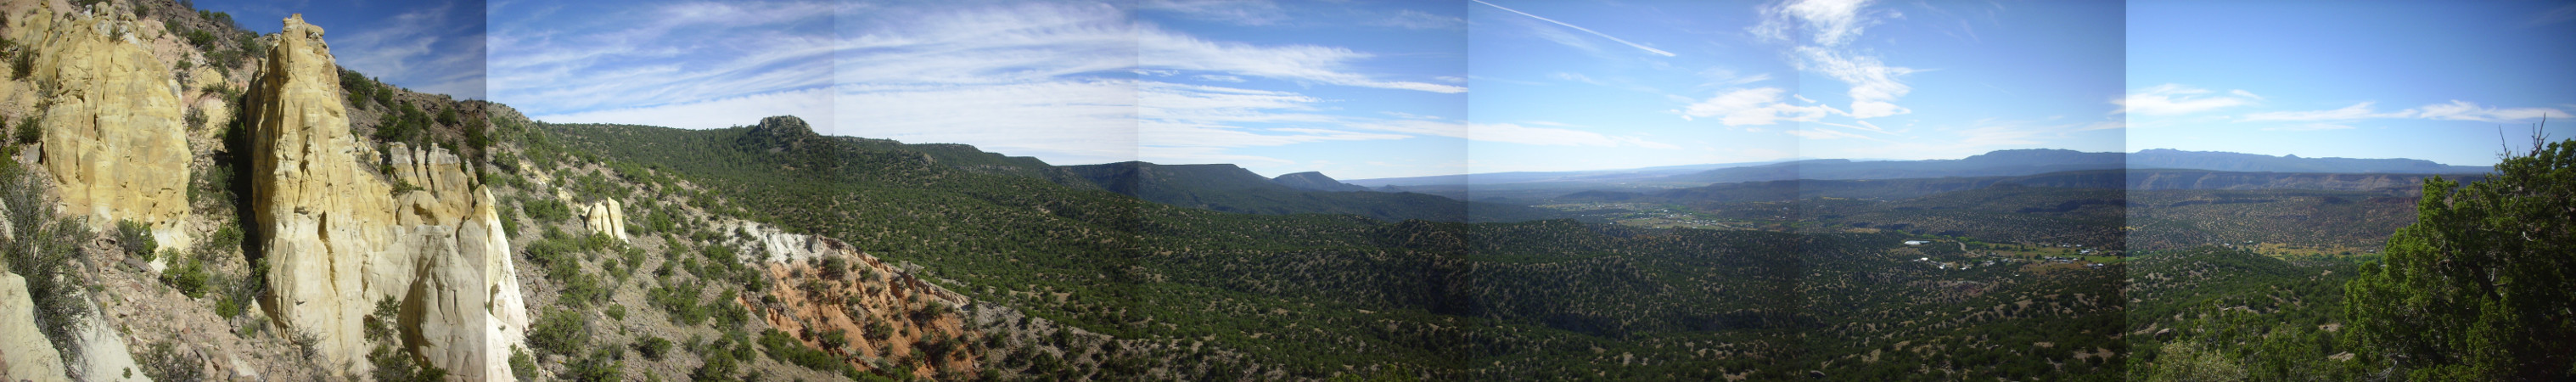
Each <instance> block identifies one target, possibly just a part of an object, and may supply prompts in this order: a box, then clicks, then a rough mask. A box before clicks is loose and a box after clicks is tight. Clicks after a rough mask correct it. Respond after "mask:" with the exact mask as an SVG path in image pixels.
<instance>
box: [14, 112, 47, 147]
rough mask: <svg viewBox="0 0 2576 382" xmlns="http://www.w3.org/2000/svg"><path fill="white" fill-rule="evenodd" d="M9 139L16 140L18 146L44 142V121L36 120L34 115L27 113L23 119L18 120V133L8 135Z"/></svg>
mask: <svg viewBox="0 0 2576 382" xmlns="http://www.w3.org/2000/svg"><path fill="white" fill-rule="evenodd" d="M9 137H10V138H16V139H17V140H18V144H22V145H32V144H36V142H43V141H45V123H44V120H41V119H37V118H36V114H35V113H28V114H27V116H26V117H25V118H20V119H19V120H18V132H17V133H14V134H9Z"/></svg>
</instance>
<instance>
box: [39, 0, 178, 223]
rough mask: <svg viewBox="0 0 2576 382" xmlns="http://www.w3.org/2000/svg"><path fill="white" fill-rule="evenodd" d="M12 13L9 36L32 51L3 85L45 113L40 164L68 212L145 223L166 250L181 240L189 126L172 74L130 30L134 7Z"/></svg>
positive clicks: (135, 26)
mask: <svg viewBox="0 0 2576 382" xmlns="http://www.w3.org/2000/svg"><path fill="white" fill-rule="evenodd" d="M41 7H42V9H39V10H35V11H34V12H31V13H24V14H18V15H12V16H19V17H12V18H11V19H12V20H10V22H12V23H14V24H16V25H14V28H11V29H10V32H11V35H10V36H7V37H8V38H9V39H11V40H13V41H18V42H19V43H21V44H25V45H24V46H23V48H21V49H20V52H22V53H20V54H25V55H33V57H34V60H32V61H31V62H29V64H30V65H29V67H28V68H27V69H25V70H28V72H27V73H28V75H29V77H30V78H29V81H28V82H27V83H29V84H39V85H37V86H35V87H33V88H17V87H16V86H9V88H10V89H9V93H12V94H9V95H8V96H10V97H25V98H26V99H27V100H28V101H33V102H32V103H36V104H50V105H51V106H49V107H42V108H38V109H34V110H30V111H29V112H31V113H41V114H40V115H41V116H40V117H38V118H39V119H38V122H37V123H38V124H40V125H42V126H43V129H44V139H43V142H42V143H43V145H42V146H41V147H42V152H43V153H44V155H43V162H44V167H45V169H46V170H47V171H48V172H49V173H51V175H53V178H54V181H55V182H57V183H58V184H60V186H61V187H59V188H57V191H58V193H59V194H60V195H61V196H62V204H63V210H64V212H66V213H71V214H75V215H83V216H88V217H91V219H90V222H91V223H92V224H93V225H96V226H97V227H106V226H108V225H109V224H113V223H115V222H116V221H119V220H133V221H140V222H144V223H150V224H151V225H152V226H153V233H154V236H156V239H158V241H159V242H161V243H162V246H163V247H165V248H168V247H182V248H184V247H186V246H187V245H189V243H190V240H189V238H188V237H187V235H186V233H185V232H186V231H185V230H183V229H180V227H179V224H180V223H181V222H183V221H185V220H186V217H187V216H188V211H189V206H188V194H187V191H188V188H187V187H188V177H187V176H185V174H187V173H188V161H189V157H190V152H189V151H188V135H187V133H188V132H187V127H186V126H183V125H182V122H181V121H182V119H181V118H180V115H181V114H182V110H181V108H180V103H179V91H178V89H179V84H178V80H176V79H174V78H173V77H171V75H170V66H169V65H166V64H164V63H163V62H161V60H160V59H159V58H155V57H153V55H152V52H151V50H150V49H149V48H146V47H145V46H144V45H143V43H141V42H138V40H137V37H136V36H135V35H136V34H137V33H139V32H137V31H139V30H142V28H141V27H140V26H141V22H140V21H137V20H135V19H134V16H133V13H132V12H128V11H125V10H121V9H116V8H117V7H116V6H115V5H114V4H113V3H102V4H97V5H94V6H92V7H91V8H90V9H89V10H88V11H86V12H69V13H62V12H55V11H54V10H53V9H52V6H51V5H50V4H47V5H44V6H41Z"/></svg>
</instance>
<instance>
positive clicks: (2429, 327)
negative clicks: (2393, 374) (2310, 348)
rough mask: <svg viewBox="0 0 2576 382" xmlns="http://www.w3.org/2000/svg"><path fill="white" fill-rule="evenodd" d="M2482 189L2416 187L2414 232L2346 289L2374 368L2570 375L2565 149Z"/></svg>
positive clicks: (2511, 168) (2575, 322) (2571, 216)
mask: <svg viewBox="0 0 2576 382" xmlns="http://www.w3.org/2000/svg"><path fill="white" fill-rule="evenodd" d="M2533 143H2534V144H2533V146H2534V147H2533V150H2532V151H2531V152H2529V153H2524V154H2519V155H2514V156H2511V157H2508V158H2505V159H2504V161H2503V162H2502V163H2498V164H2497V165H2496V166H2495V173H2494V174H2493V175H2490V176H2488V177H2487V179H2486V180H2484V181H2480V182H2477V183H2474V184H2468V185H2466V186H2463V185H2462V184H2460V183H2459V182H2457V181H2452V180H2446V179H2442V178H2438V177H2436V178H2434V179H2432V180H2427V181H2425V182H2424V195H2425V197H2424V199H2423V201H2422V202H2420V203H2419V204H2417V208H2416V211H2417V221H2416V223H2415V224H2414V225H2409V226H2407V227H2406V228H2402V229H2399V230H2397V234H2396V235H2395V236H2393V237H2390V238H2389V240H2388V249H2387V258H2386V261H2384V262H2375V263H2371V264H2369V265H2365V266H2363V267H2362V268H2361V276H2360V277H2358V278H2355V279H2354V280H2352V282H2351V283H2350V284H2349V285H2348V286H2346V289H2345V290H2346V292H2345V293H2347V295H2348V297H2346V299H2347V300H2348V301H2352V302H2353V304H2351V305H2349V306H2348V308H2347V310H2346V311H2347V313H2348V314H2349V315H2351V317H2352V320H2353V324H2354V325H2353V327H2354V329H2355V330H2354V332H2353V336H2354V337H2356V339H2357V340H2358V341H2359V342H2360V343H2361V344H2363V346H2365V347H2366V348H2367V349H2368V350H2371V351H2373V352H2375V353H2377V354H2365V355H2364V356H2365V357H2368V358H2372V360H2374V361H2382V362H2387V363H2388V364H2389V365H2390V366H2393V367H2397V368H2400V369H2403V370H2406V371H2407V372H2409V373H2411V374H2412V376H2413V377H2415V378H2418V379H2426V380H2531V381H2540V380H2564V379H2567V378H2570V377H2571V376H2576V315H2571V314H2569V313H2568V312H2569V311H2571V310H2576V140H2570V141H2560V142H2554V143H2549V144H2547V145H2546V146H2542V145H2540V144H2539V143H2540V142H2539V140H2538V139H2534V142H2533Z"/></svg>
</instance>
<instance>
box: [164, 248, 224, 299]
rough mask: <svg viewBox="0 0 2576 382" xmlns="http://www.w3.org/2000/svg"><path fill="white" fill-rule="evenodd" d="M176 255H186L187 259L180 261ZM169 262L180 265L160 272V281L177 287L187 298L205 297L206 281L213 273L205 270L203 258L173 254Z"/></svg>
mask: <svg viewBox="0 0 2576 382" xmlns="http://www.w3.org/2000/svg"><path fill="white" fill-rule="evenodd" d="M178 257H187V259H186V260H185V261H182V260H181V259H179V258H178ZM170 262H171V263H174V264H180V265H177V266H173V267H170V268H169V269H168V270H165V271H163V272H161V282H162V283H166V284H170V287H171V288H174V289H178V290H179V294H183V295H187V296H188V298H201V297H206V284H207V282H206V281H207V279H210V278H213V277H214V274H213V272H210V271H207V270H206V262H205V260H202V259H197V258H196V257H194V256H174V257H173V258H171V259H170Z"/></svg>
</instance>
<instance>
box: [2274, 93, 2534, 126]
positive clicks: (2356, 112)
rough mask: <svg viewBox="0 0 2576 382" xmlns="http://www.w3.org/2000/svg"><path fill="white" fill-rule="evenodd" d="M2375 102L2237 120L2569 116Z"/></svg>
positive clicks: (2459, 104) (2458, 104) (2462, 104)
mask: <svg viewBox="0 0 2576 382" xmlns="http://www.w3.org/2000/svg"><path fill="white" fill-rule="evenodd" d="M2374 103H2375V102H2361V103H2356V104H2353V105H2352V106H2345V107H2343V108H2340V109H2334V110H2315V111H2275V112H2263V113H2254V114H2247V115H2245V116H2244V117H2242V118H2237V121H2238V122H2265V121H2291V122H2301V121H2350V120H2358V119H2373V118H2421V119H2440V120H2454V121H2480V122H2508V121H2522V120H2532V119H2538V118H2540V117H2542V116H2565V115H2567V112H2565V111H2560V110H2558V109H2554V108H2545V107H2526V108H2506V109H2498V108H2495V107H2489V106H2479V105H2478V104H2477V103H2475V102H2469V101H2461V100H2451V102H2449V103H2437V104H2431V105H2424V106H2423V107H2418V108H2413V109H2405V110H2398V111H2392V112H2385V113H2383V112H2379V111H2377V110H2373V109H2372V108H2371V105H2372V104H2374ZM2327 126H2333V125H2327ZM2293 130H2325V129H2317V128H2303V129H2293Z"/></svg>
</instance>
